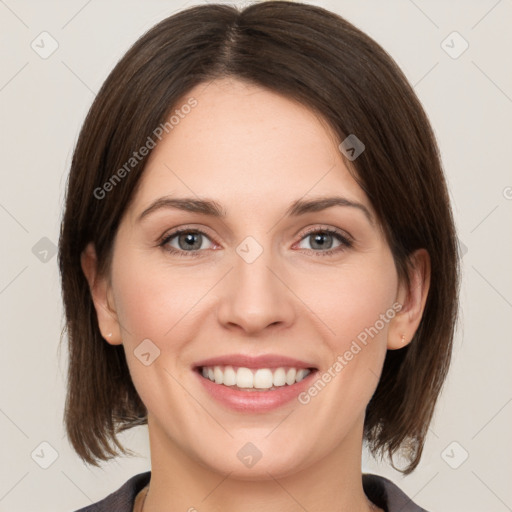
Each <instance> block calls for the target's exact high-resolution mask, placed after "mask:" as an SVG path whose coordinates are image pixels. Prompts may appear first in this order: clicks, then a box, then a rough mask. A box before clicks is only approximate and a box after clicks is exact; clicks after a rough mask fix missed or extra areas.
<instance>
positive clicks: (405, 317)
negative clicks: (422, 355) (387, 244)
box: [387, 249, 430, 350]
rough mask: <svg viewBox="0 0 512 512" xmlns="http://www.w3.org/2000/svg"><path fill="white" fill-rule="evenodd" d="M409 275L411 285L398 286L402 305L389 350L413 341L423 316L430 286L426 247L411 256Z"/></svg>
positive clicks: (389, 339)
mask: <svg viewBox="0 0 512 512" xmlns="http://www.w3.org/2000/svg"><path fill="white" fill-rule="evenodd" d="M409 276H410V283H409V287H407V285H406V283H405V282H403V283H401V284H400V285H399V287H398V293H397V301H398V302H399V303H400V304H401V306H402V307H401V309H400V311H399V312H398V313H397V314H396V316H395V318H393V320H392V322H391V324H390V328H389V331H388V344H387V348H388V350H397V349H400V348H403V347H404V346H406V345H408V344H409V343H411V341H412V339H413V337H414V334H415V333H416V330H417V329H418V326H419V324H420V321H421V318H422V317H423V312H424V310H425V304H426V301H427V296H428V290H429V288H430V256H429V254H428V252H427V251H426V250H425V249H418V250H417V251H415V252H414V253H413V254H412V255H411V256H410V266H409Z"/></svg>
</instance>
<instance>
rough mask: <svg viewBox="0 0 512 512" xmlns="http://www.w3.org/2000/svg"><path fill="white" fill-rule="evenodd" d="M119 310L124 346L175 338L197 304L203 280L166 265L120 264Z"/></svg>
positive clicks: (117, 284)
mask: <svg viewBox="0 0 512 512" xmlns="http://www.w3.org/2000/svg"><path fill="white" fill-rule="evenodd" d="M198 274H199V275H198ZM115 278H116V281H115V289H116V297H115V300H116V309H117V313H118V317H119V320H120V322H121V323H122V324H123V327H124V330H125V332H124V334H123V342H126V341H128V342H130V343H132V342H136V341H137V340H139V341H140V340H142V339H144V338H150V339H155V340H163V338H169V337H171V338H172V331H173V330H179V328H180V322H181V320H182V319H184V318H185V317H186V316H187V315H188V314H189V313H190V311H191V310H192V308H193V307H194V305H195V304H196V303H197V297H198V291H200V290H202V289H203V288H204V276H203V275H202V274H201V273H199V272H196V273H195V275H192V273H190V272H187V273H183V272H180V270H179V269H175V268H174V269H171V268H169V267H167V266H165V263H164V264H163V265H162V264H161V263H157V264H156V265H150V264H148V262H147V261H143V259H142V258H137V257H136V255H135V257H134V256H132V257H131V258H128V257H127V258H124V259H120V260H119V261H118V262H117V267H116V273H115Z"/></svg>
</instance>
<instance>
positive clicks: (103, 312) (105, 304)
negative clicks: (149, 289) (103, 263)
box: [80, 242, 122, 345]
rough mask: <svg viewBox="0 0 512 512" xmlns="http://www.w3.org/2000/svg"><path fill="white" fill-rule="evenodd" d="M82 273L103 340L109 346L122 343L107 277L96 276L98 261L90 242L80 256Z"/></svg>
mask: <svg viewBox="0 0 512 512" xmlns="http://www.w3.org/2000/svg"><path fill="white" fill-rule="evenodd" d="M80 264H81V266H82V271H83V273H84V275H85V277H86V279H87V282H88V284H89V291H90V293H91V298H92V301H93V303H94V308H95V310H96V315H97V318H98V325H99V328H100V331H101V334H102V336H103V338H104V339H105V340H106V341H107V342H108V343H110V344H111V345H120V344H121V343H122V339H121V331H120V328H119V322H118V319H117V314H116V311H115V307H114V301H113V296H112V290H111V286H110V283H109V281H108V278H107V276H102V275H100V274H98V260H97V257H96V250H95V248H94V244H93V243H92V242H91V243H89V244H88V245H87V247H86V248H85V249H84V250H83V252H82V254H81V256H80Z"/></svg>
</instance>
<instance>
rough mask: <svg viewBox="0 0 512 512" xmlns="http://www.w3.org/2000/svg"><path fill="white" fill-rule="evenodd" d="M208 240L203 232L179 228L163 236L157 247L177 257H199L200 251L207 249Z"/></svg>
mask: <svg viewBox="0 0 512 512" xmlns="http://www.w3.org/2000/svg"><path fill="white" fill-rule="evenodd" d="M208 240H210V239H209V237H208V236H207V235H206V233H204V232H203V231H200V230H198V229H190V228H181V229H177V230H175V231H173V232H172V233H167V234H165V235H164V237H163V238H162V240H161V242H160V244H159V245H160V246H161V247H163V248H164V249H165V250H166V251H167V252H170V253H171V254H176V255H178V256H199V255H200V252H199V251H201V249H208V247H207V245H208V243H207V241H208ZM210 242H211V241H210ZM186 253H188V254H186Z"/></svg>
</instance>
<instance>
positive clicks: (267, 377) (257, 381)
mask: <svg viewBox="0 0 512 512" xmlns="http://www.w3.org/2000/svg"><path fill="white" fill-rule="evenodd" d="M253 387H255V388H260V389H269V388H271V387H272V372H271V371H270V370H269V369H268V368H264V369H263V370H257V371H256V373H255V374H254V386H253Z"/></svg>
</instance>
